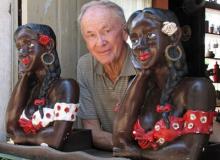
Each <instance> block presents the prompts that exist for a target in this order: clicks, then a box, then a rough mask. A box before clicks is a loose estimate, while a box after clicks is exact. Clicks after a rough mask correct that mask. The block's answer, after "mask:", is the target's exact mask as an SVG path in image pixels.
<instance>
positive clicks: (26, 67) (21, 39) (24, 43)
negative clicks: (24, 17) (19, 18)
mask: <svg viewBox="0 0 220 160" xmlns="http://www.w3.org/2000/svg"><path fill="white" fill-rule="evenodd" d="M15 44H16V48H17V50H18V59H19V61H20V63H19V69H20V70H21V71H23V72H28V71H35V70H37V69H39V68H42V67H43V64H42V62H41V55H42V53H44V52H46V48H45V47H43V46H42V45H41V44H39V35H38V34H37V33H35V32H33V31H32V30H30V29H28V28H24V29H21V30H20V31H19V32H18V33H17V35H16V37H15Z"/></svg>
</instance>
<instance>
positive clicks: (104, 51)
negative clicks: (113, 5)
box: [81, 6, 127, 64]
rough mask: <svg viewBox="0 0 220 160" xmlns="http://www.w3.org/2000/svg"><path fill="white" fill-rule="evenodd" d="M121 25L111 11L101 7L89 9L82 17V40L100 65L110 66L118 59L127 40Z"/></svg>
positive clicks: (117, 17) (120, 21)
mask: <svg viewBox="0 0 220 160" xmlns="http://www.w3.org/2000/svg"><path fill="white" fill-rule="evenodd" d="M94 11H95V12H94ZM123 23H124V22H122V20H121V19H120V17H119V16H118V15H117V14H116V13H114V11H113V10H111V9H108V8H105V7H103V6H94V7H91V8H89V9H88V10H87V11H86V12H85V14H84V15H83V17H82V20H81V31H82V35H83V38H84V40H85V42H86V45H87V48H88V50H89V52H90V53H91V54H92V55H93V56H94V57H95V58H96V59H97V60H98V61H99V62H100V63H102V64H111V63H113V62H114V61H117V60H118V59H119V58H120V56H121V53H122V51H123V50H124V48H125V45H124V43H125V41H126V40H127V33H126V32H125V31H124V30H123V25H124V24H123Z"/></svg>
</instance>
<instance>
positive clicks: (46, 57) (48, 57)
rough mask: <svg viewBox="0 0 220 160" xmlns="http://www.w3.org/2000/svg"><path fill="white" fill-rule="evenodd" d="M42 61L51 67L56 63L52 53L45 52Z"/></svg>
mask: <svg viewBox="0 0 220 160" xmlns="http://www.w3.org/2000/svg"><path fill="white" fill-rule="evenodd" d="M41 61H42V62H43V63H44V64H45V65H51V64H53V63H54V61H55V57H54V55H53V54H52V53H48V52H45V53H43V54H42V55H41Z"/></svg>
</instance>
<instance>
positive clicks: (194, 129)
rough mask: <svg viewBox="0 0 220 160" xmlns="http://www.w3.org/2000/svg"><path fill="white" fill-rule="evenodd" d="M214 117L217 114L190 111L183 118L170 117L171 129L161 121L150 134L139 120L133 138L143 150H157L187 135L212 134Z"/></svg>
mask: <svg viewBox="0 0 220 160" xmlns="http://www.w3.org/2000/svg"><path fill="white" fill-rule="evenodd" d="M214 116H216V112H203V111H198V110H196V111H194V110H188V111H187V112H186V113H185V114H184V116H183V117H175V116H170V117H169V120H170V128H166V125H165V122H164V120H163V119H161V120H159V121H158V122H157V123H156V124H155V126H154V129H153V130H151V131H149V132H145V130H144V129H143V128H142V126H141V124H140V122H139V120H137V121H136V123H135V125H134V129H133V136H134V139H135V140H137V141H138V144H139V146H140V147H141V148H142V149H147V148H153V149H157V148H158V147H159V146H160V145H162V144H164V143H165V142H171V141H173V140H174V139H175V138H177V137H179V136H182V135H185V134H191V133H197V134H210V133H212V125H213V118H214Z"/></svg>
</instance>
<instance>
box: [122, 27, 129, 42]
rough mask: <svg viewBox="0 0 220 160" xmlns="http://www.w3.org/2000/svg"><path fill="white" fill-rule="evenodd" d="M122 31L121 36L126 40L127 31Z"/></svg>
mask: <svg viewBox="0 0 220 160" xmlns="http://www.w3.org/2000/svg"><path fill="white" fill-rule="evenodd" d="M122 32H123V33H122V34H123V35H122V36H123V39H124V41H125V42H126V41H127V40H128V33H127V32H126V31H125V30H123V31H122Z"/></svg>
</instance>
